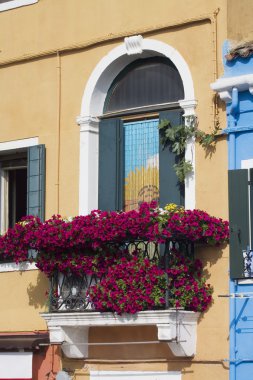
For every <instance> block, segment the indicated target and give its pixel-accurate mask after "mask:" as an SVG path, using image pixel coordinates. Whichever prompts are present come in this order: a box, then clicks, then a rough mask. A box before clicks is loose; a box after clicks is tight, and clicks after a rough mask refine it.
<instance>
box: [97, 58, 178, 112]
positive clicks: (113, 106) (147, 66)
mask: <svg viewBox="0 0 253 380" xmlns="http://www.w3.org/2000/svg"><path fill="white" fill-rule="evenodd" d="M183 98H184V90H183V83H182V80H181V77H180V75H179V73H178V71H177V69H176V67H175V66H174V65H173V63H172V62H171V61H169V60H168V59H165V58H160V57H154V58H148V59H139V60H137V61H135V62H133V63H132V64H130V65H129V66H128V67H127V68H126V69H124V70H123V71H122V72H121V73H120V74H119V75H118V76H117V77H116V79H115V80H114V82H113V84H112V86H111V88H110V90H109V92H108V95H107V99H106V102H105V109H104V112H113V111H119V110H124V109H128V108H135V107H143V106H148V105H154V104H160V103H169V102H177V101H178V100H181V99H183Z"/></svg>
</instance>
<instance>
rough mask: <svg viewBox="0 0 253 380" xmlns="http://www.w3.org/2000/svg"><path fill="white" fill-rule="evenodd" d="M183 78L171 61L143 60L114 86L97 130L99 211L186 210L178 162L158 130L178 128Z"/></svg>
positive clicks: (182, 96)
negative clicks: (166, 124)
mask: <svg viewBox="0 0 253 380" xmlns="http://www.w3.org/2000/svg"><path fill="white" fill-rule="evenodd" d="M182 98H184V91H183V84H182V80H181V77H180V75H179V73H178V71H177V69H176V67H175V66H174V65H173V64H172V62H171V61H170V60H168V59H165V58H162V57H152V58H147V59H139V60H136V61H134V62H133V63H131V64H130V65H129V66H127V67H126V68H125V69H124V70H123V71H122V72H121V73H120V74H119V75H118V76H117V77H116V79H115V80H114V82H113V83H112V85H111V88H110V89H109V91H108V94H107V98H106V101H105V107H104V115H103V116H102V118H101V122H100V126H99V196H98V199H99V208H100V209H103V210H125V211H128V210H131V209H136V208H138V206H139V205H140V203H142V202H150V201H152V200H155V201H158V202H159V204H160V206H164V205H165V204H167V203H171V202H173V203H176V204H180V205H183V204H184V186H182V185H180V184H179V183H178V179H177V177H176V174H175V171H174V167H173V166H174V165H175V164H176V163H177V160H178V157H177V156H176V155H175V154H174V153H173V152H171V151H170V150H169V148H168V147H164V146H162V145H161V143H160V138H159V130H158V124H159V121H160V120H169V121H170V123H171V124H172V125H179V124H181V123H182V122H183V120H182V109H181V108H180V107H179V100H180V99H182Z"/></svg>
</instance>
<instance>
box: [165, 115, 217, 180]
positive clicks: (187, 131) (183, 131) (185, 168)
mask: <svg viewBox="0 0 253 380" xmlns="http://www.w3.org/2000/svg"><path fill="white" fill-rule="evenodd" d="M197 124H198V123H197V118H196V117H195V116H190V117H188V119H187V125H184V124H180V125H172V124H171V122H170V121H169V120H162V121H161V122H160V123H159V125H158V129H159V131H160V139H161V143H162V145H163V146H164V147H166V146H168V147H169V148H170V150H171V152H173V153H175V154H176V155H177V158H178V162H177V163H176V164H174V166H173V167H174V169H175V172H176V175H177V177H178V181H179V182H181V183H182V182H184V180H185V178H186V176H187V174H190V173H191V172H192V171H193V166H192V163H191V161H189V160H186V159H185V150H186V145H187V141H189V140H190V139H192V138H194V139H196V140H197V142H198V143H199V144H200V145H201V146H202V147H203V148H204V149H209V148H210V147H211V146H212V145H213V144H214V142H215V137H216V136H217V134H218V132H219V131H220V130H221V128H220V125H219V122H217V123H216V124H215V127H214V129H213V131H212V132H211V133H205V132H203V131H201V130H199V129H198V125H197Z"/></svg>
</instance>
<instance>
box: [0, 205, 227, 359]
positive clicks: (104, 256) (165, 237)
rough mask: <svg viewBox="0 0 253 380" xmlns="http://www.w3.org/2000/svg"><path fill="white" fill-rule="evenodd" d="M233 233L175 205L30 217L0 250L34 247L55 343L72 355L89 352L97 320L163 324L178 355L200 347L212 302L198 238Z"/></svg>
mask: <svg viewBox="0 0 253 380" xmlns="http://www.w3.org/2000/svg"><path fill="white" fill-rule="evenodd" d="M227 240H228V223H227V222H226V221H223V220H221V219H218V218H215V217H212V216H210V215H208V214H207V213H206V212H204V211H201V210H184V209H183V208H181V207H177V206H175V205H172V206H171V205H169V207H168V208H167V209H164V210H162V209H157V208H156V207H155V206H154V205H153V206H152V204H151V205H148V204H142V205H141V206H140V209H139V210H132V211H128V212H104V211H99V210H95V211H92V212H91V213H90V214H89V215H86V216H77V217H75V218H71V219H67V220H64V219H63V218H61V217H60V216H53V217H52V218H51V219H49V220H47V221H46V222H44V223H42V222H41V221H40V220H39V219H38V218H35V217H31V216H30V217H27V219H26V220H24V221H22V222H21V223H17V224H16V225H15V226H14V228H13V229H10V230H8V232H7V233H6V234H5V235H3V236H1V237H0V256H1V257H2V258H3V259H4V260H6V259H7V260H8V259H10V258H12V259H13V260H14V261H15V262H18V263H20V262H24V261H26V260H27V251H29V252H32V254H33V255H32V258H33V260H34V261H35V262H36V266H37V268H38V269H39V270H41V271H42V272H44V273H45V274H46V275H47V276H48V278H49V280H50V291H49V312H48V313H43V314H42V317H43V318H44V319H45V321H46V322H47V325H48V328H49V333H50V342H51V343H55V344H61V345H62V349H63V351H64V353H65V354H66V356H68V357H71V358H85V357H87V356H88V345H89V343H88V333H89V328H90V327H97V326H118V327H119V326H123V325H124V326H141V325H142V326H146V325H148V326H149V325H155V326H156V327H157V336H158V342H159V341H162V342H167V343H168V345H169V347H170V349H171V351H172V352H173V353H174V355H176V356H193V355H194V354H195V352H196V328H197V320H198V316H199V312H203V311H205V310H206V309H207V308H208V306H209V304H210V303H211V301H212V291H213V290H212V287H211V286H210V285H209V284H206V279H205V278H204V277H203V272H202V265H201V262H200V261H199V260H194V258H193V256H194V244H195V243H196V242H197V243H201V244H206V245H210V244H216V245H217V244H220V243H225V242H227Z"/></svg>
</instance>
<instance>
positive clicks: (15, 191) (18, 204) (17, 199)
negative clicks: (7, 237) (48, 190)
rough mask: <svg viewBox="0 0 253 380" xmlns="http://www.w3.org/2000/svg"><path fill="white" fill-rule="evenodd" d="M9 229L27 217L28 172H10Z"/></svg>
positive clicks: (22, 170) (17, 170) (19, 170)
mask: <svg viewBox="0 0 253 380" xmlns="http://www.w3.org/2000/svg"><path fill="white" fill-rule="evenodd" d="M8 195H9V205H8V206H9V210H8V211H9V227H13V226H14V224H15V223H16V222H18V221H19V220H20V219H21V218H22V217H23V216H25V215H26V196H27V170H26V169H16V170H10V171H9V194H8Z"/></svg>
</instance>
